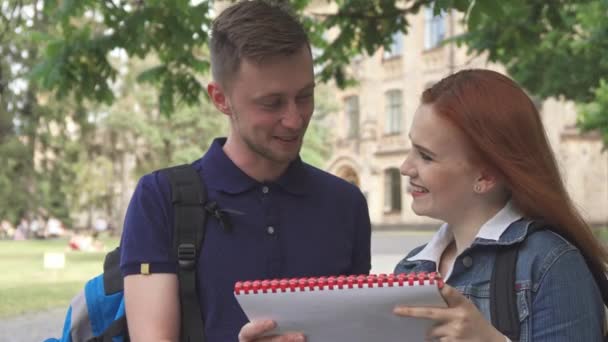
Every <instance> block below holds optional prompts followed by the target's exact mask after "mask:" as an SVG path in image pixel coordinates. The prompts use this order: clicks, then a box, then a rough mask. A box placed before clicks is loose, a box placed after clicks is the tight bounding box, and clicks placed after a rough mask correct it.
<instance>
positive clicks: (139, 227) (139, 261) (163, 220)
mask: <svg viewBox="0 0 608 342" xmlns="http://www.w3.org/2000/svg"><path fill="white" fill-rule="evenodd" d="M170 198H171V194H170V185H169V181H168V179H166V177H164V176H163V175H161V174H160V173H159V172H154V173H151V174H148V175H145V176H144V177H142V178H141V179H140V181H139V183H138V184H137V187H136V188H135V191H134V193H133V196H132V197H131V201H130V203H129V207H128V209H127V213H126V215H125V222H124V226H123V233H122V239H121V258H120V259H121V260H120V268H121V271H122V274H123V276H127V275H130V274H140V273H141V274H148V273H176V271H177V267H176V264H175V259H174V257H173V255H172V254H173V253H172V250H173V247H172V241H173V240H172V239H173V231H172V229H173V210H172V207H171V200H170Z"/></svg>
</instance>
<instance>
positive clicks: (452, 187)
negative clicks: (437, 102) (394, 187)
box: [401, 104, 481, 222]
mask: <svg viewBox="0 0 608 342" xmlns="http://www.w3.org/2000/svg"><path fill="white" fill-rule="evenodd" d="M409 136H410V139H411V141H412V148H411V149H410V151H409V153H408V155H407V158H406V159H405V161H404V162H403V164H402V165H401V174H402V175H404V176H408V177H409V185H408V192H409V193H410V194H411V195H412V197H413V202H412V210H413V211H414V212H415V213H416V214H417V215H423V216H428V217H432V218H436V219H439V220H443V221H446V222H450V221H452V220H453V219H454V218H455V219H458V217H459V215H465V213H466V209H467V206H468V205H470V203H471V200H472V199H473V198H474V196H475V191H474V190H473V189H474V185H475V182H476V180H477V179H478V178H479V177H480V173H481V170H480V168H479V167H477V166H476V165H474V164H473V162H472V159H471V157H472V155H473V149H472V148H471V147H470V145H469V142H468V140H467V139H466V137H465V135H464V133H463V132H462V131H461V130H460V129H459V128H458V127H457V126H456V125H454V124H453V123H451V122H450V121H449V120H447V119H445V118H443V117H442V116H441V115H439V114H438V113H437V112H436V111H435V110H434V108H433V106H432V105H431V104H428V105H427V104H424V105H421V106H420V107H419V108H418V110H416V113H415V114H414V120H413V122H412V127H411V129H410V134H409Z"/></svg>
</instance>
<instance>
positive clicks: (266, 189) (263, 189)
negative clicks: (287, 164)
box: [262, 185, 268, 194]
mask: <svg viewBox="0 0 608 342" xmlns="http://www.w3.org/2000/svg"><path fill="white" fill-rule="evenodd" d="M262 192H263V193H265V194H267V193H268V187H267V186H266V185H264V186H263V187H262Z"/></svg>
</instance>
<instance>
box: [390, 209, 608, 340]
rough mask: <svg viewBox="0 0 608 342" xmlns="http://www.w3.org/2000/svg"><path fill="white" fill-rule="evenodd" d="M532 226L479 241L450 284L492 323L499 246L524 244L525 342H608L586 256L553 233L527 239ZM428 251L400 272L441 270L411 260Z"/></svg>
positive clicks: (514, 226)
mask: <svg viewBox="0 0 608 342" xmlns="http://www.w3.org/2000/svg"><path fill="white" fill-rule="evenodd" d="M529 224H530V221H527V220H525V219H522V220H519V221H516V222H513V223H511V224H510V225H509V227H508V228H507V230H506V231H505V232H504V233H503V234H502V235H501V236H500V238H499V239H498V241H493V240H486V239H482V238H476V239H475V240H474V241H473V243H472V245H471V246H470V247H469V248H467V249H466V250H464V251H463V252H462V253H461V254H460V255H459V256H458V257H457V258H456V260H455V263H454V268H453V270H452V273H451V275H450V277H449V279H448V280H447V281H446V283H447V284H449V285H450V286H452V287H455V288H457V289H458V290H459V291H460V292H461V293H463V294H464V295H465V296H466V297H467V298H468V299H469V300H471V301H472V302H473V303H474V304H475V305H476V306H477V308H478V309H479V310H480V311H481V313H482V314H483V315H484V316H485V317H486V319H487V320H488V321H490V320H491V318H490V278H491V276H492V267H493V265H494V260H495V256H496V249H495V248H493V247H494V246H497V245H509V244H513V243H517V242H520V241H523V242H522V243H521V247H520V251H519V257H518V260H517V266H516V282H515V288H516V291H517V307H518V310H519V320H520V324H521V335H520V339H519V341H521V342H527V341H535V342H538V341H551V342H559V341H602V338H603V329H604V304H603V301H602V297H601V295H600V292H599V289H598V287H597V285H596V283H595V281H594V279H593V275H592V274H591V272H590V271H589V269H588V267H587V265H586V263H585V260H584V259H583V256H582V255H581V253H580V252H579V250H578V249H577V248H576V247H574V246H573V245H572V244H571V243H569V242H568V241H567V240H566V239H564V238H562V237H561V236H560V235H558V234H556V233H554V232H552V231H549V230H543V231H538V232H536V233H534V234H531V235H530V236H527V232H528V226H529ZM422 248H424V246H420V247H417V248H415V249H414V250H412V251H411V252H410V253H409V254H408V255H407V256H406V257H405V258H404V259H403V260H402V261H401V262H399V264H397V266H396V267H395V273H409V272H420V271H425V272H434V271H437V265H436V264H435V262H433V261H427V260H416V261H408V260H407V259H408V258H409V257H411V256H414V255H416V254H418V252H420V251H421V250H422Z"/></svg>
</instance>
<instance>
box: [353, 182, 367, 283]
mask: <svg viewBox="0 0 608 342" xmlns="http://www.w3.org/2000/svg"><path fill="white" fill-rule="evenodd" d="M354 209H355V215H356V217H355V225H356V227H355V228H356V230H355V234H356V241H355V250H354V255H353V260H354V269H353V274H369V271H370V270H371V268H372V264H371V234H372V225H371V222H370V219H369V209H368V207H367V201H366V200H365V197H364V196H363V194H362V193H361V192H359V193H358V197H357V202H356V205H355V208H354Z"/></svg>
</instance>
